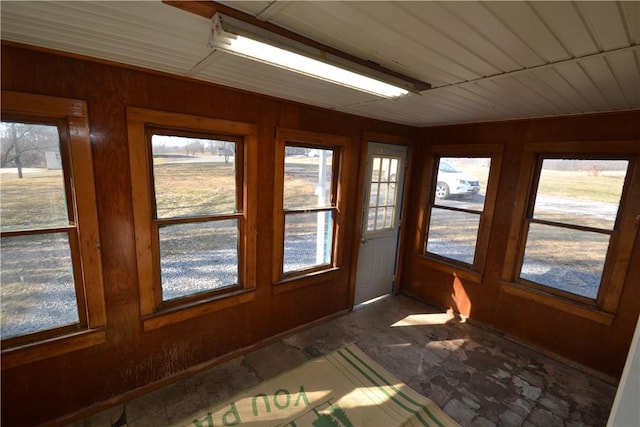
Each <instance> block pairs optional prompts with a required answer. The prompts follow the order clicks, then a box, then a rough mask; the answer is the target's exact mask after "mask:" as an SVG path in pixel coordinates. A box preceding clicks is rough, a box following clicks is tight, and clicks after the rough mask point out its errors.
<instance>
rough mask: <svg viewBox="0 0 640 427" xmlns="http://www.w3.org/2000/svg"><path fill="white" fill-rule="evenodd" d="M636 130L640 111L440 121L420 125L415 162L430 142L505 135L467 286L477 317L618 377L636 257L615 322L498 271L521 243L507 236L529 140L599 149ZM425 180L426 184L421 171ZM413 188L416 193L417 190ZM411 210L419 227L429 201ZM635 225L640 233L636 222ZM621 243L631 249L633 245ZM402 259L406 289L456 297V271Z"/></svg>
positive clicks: (634, 308)
mask: <svg viewBox="0 0 640 427" xmlns="http://www.w3.org/2000/svg"><path fill="white" fill-rule="evenodd" d="M638 133H640V111H632V112H621V113H615V114H614V113H612V114H601V115H588V116H577V117H560V118H548V119H540V120H522V121H513V122H501V123H484V124H470V125H460V126H443V127H434V128H425V129H422V130H421V134H420V144H421V145H422V146H421V147H420V150H418V154H417V156H418V158H417V159H416V161H417V162H422V163H424V162H425V161H426V157H425V154H424V152H425V151H426V150H427V149H428V147H429V146H430V145H432V144H462V143H474V144H482V143H490V142H501V143H503V144H504V147H505V149H504V153H503V162H502V168H501V175H500V184H499V188H498V192H497V197H496V206H495V211H494V218H493V225H492V231H491V235H490V238H489V244H488V250H487V259H486V264H485V268H486V270H485V274H484V276H483V278H482V282H481V284H480V286H473V287H469V288H468V289H467V288H466V287H465V289H466V290H467V295H468V297H469V302H470V304H471V318H472V320H474V321H477V322H480V323H483V324H486V325H489V326H491V327H495V328H496V329H498V330H500V331H504V332H505V333H507V334H509V335H512V336H514V337H516V338H519V339H521V340H523V341H526V342H529V343H531V344H533V345H536V346H539V347H540V348H543V349H546V350H549V351H551V352H554V353H556V354H559V355H561V356H563V357H567V358H569V359H571V360H573V361H575V362H577V363H579V364H582V365H585V366H588V367H590V368H593V369H596V370H598V371H600V372H603V373H605V374H606V375H610V376H612V377H615V376H618V375H619V374H620V372H621V370H622V366H623V364H624V357H625V351H626V347H628V343H629V342H630V339H631V336H632V334H633V331H632V327H631V326H629V325H633V324H634V321H635V319H637V315H638V312H639V311H640V307H639V306H640V303H638V300H640V289H638V288H637V287H636V286H634V285H633V283H634V282H632V281H631V278H633V277H636V276H637V275H638V274H639V273H638V270H640V266H639V265H638V263H637V262H634V260H633V258H632V260H631V262H630V263H629V265H630V268H629V270H628V273H627V277H626V279H625V280H624V288H623V290H622V297H621V298H620V304H619V306H618V309H617V312H616V313H615V315H614V316H612V317H610V318H609V319H608V320H607V322H608V323H610V325H607V324H602V323H598V322H594V321H593V320H590V319H589V318H588V317H587V318H585V317H583V316H581V315H580V316H576V314H578V313H577V312H576V311H575V310H573V311H572V310H569V311H568V312H567V311H566V308H564V307H562V306H560V305H558V306H555V307H553V306H548V305H546V304H541V303H540V301H537V300H536V299H535V298H531V295H532V293H531V292H529V291H527V295H526V296H527V297H526V298H523V296H524V295H523V294H512V293H510V292H505V289H504V288H503V285H502V283H501V276H502V275H503V269H504V268H506V267H505V265H508V264H509V260H510V259H513V258H514V256H515V255H516V252H515V251H517V247H516V246H517V245H514V242H511V243H510V242H509V229H510V227H519V225H518V224H517V223H516V222H517V221H520V218H521V216H522V215H521V213H519V212H521V210H522V209H524V206H521V203H520V202H519V201H518V195H519V194H521V193H520V192H521V191H526V190H525V189H524V188H525V187H526V188H528V181H529V179H530V175H528V174H527V173H526V171H522V176H521V170H522V169H527V168H528V165H529V163H530V161H529V162H528V161H527V160H526V159H527V154H526V151H525V144H529V145H530V146H533V147H541V148H544V147H547V148H551V147H553V146H554V145H555V144H556V141H564V142H568V141H573V142H572V143H571V144H569V146H572V147H573V149H575V150H577V151H583V150H585V148H586V147H587V146H588V147H593V150H596V151H607V149H620V147H621V145H620V144H621V143H618V142H616V141H621V140H624V141H629V140H637V136H638ZM627 144H628V142H627ZM628 154H631V153H628ZM422 173H424V172H422ZM417 175H420V174H417ZM422 180H423V181H422V182H423V185H424V182H425V181H424V176H422ZM632 181H633V182H634V183H635V185H634V190H633V194H629V200H634V201H636V200H639V199H640V196H638V194H639V193H638V191H640V190H639V189H638V187H640V185H638V179H637V177H635V178H633V179H632ZM416 191H420V190H419V189H418V190H416ZM414 194H417V193H416V192H415V191H414ZM635 206H636V205H635V202H633V203H630V204H629V205H628V208H629V209H630V213H628V215H629V214H633V213H634V212H635V210H637V209H638V208H636V207H635ZM412 210H413V212H412V219H411V224H410V226H411V227H413V228H416V227H418V225H417V223H416V218H417V216H420V215H423V214H424V213H422V214H421V212H422V211H423V210H424V208H422V207H421V206H415V205H413V207H412ZM636 214H637V213H636ZM628 215H627V218H628ZM634 215H635V214H634ZM635 230H636V231H635V232H636V233H637V232H638V228H637V227H636V228H635ZM635 239H636V240H635V241H636V243H635V244H634V246H633V251H634V255H630V254H627V256H632V257H637V256H638V255H637V253H638V247H637V241H638V239H637V236H636V237H635ZM414 246H415V243H414ZM412 249H415V247H412ZM624 250H625V251H627V252H628V251H629V250H631V249H630V248H627V249H624ZM405 266H406V270H405V273H407V274H406V275H405V278H404V280H405V283H406V284H407V287H406V290H407V292H409V293H412V294H414V295H417V296H419V297H420V298H421V299H424V300H427V301H430V302H432V303H435V304H437V305H440V306H442V307H447V308H448V307H450V304H453V303H454V302H455V303H456V304H459V302H456V301H452V299H455V298H452V297H451V295H453V294H454V292H453V291H454V285H453V278H452V277H453V273H450V274H448V275H447V274H446V273H444V275H443V272H442V271H440V270H439V269H436V268H433V266H429V265H425V263H424V260H423V259H421V257H416V256H413V257H411V256H407V257H406V259H405ZM556 301H560V302H561V301H562V300H556ZM574 307H577V306H575V305H574ZM576 310H577V308H576ZM629 319H632V320H629ZM558 325H561V327H558ZM613 349H615V351H614V350H613Z"/></svg>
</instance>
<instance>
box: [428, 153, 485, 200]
mask: <svg viewBox="0 0 640 427" xmlns="http://www.w3.org/2000/svg"><path fill="white" fill-rule="evenodd" d="M478 191H480V180H479V179H478V177H475V176H473V175H469V174H467V173H464V172H462V171H459V170H458V169H456V168H455V167H453V166H452V165H451V163H448V162H446V161H444V160H440V165H439V166H438V182H437V183H436V197H437V198H438V199H447V198H449V197H450V196H452V195H462V196H463V195H469V194H476V193H477V192H478Z"/></svg>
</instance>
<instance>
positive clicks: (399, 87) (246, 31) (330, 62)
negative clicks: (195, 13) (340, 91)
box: [209, 12, 410, 98]
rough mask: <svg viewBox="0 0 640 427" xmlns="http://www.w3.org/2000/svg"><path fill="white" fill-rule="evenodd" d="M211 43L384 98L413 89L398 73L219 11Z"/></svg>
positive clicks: (213, 18) (213, 19)
mask: <svg viewBox="0 0 640 427" xmlns="http://www.w3.org/2000/svg"><path fill="white" fill-rule="evenodd" d="M209 47H212V48H215V49H219V50H222V51H224V52H228V53H231V54H234V55H239V56H242V57H245V58H249V59H253V60H256V61H260V62H263V63H265V64H269V65H273V66H276V67H280V68H284V69H286V70H290V71H294V72H296V73H299V74H303V75H306V76H310V77H313V78H316V79H320V80H324V81H328V82H331V83H335V84H338V85H341V86H346V87H349V88H352V89H356V90H359V91H362V92H367V93H370V94H373V95H377V96H381V97H384V98H396V97H399V96H402V95H406V94H408V93H409V92H410V88H407V86H410V85H409V84H408V83H407V82H403V81H402V80H401V79H399V78H397V77H392V76H386V75H383V74H382V73H376V72H374V70H371V69H367V68H366V67H364V66H362V65H360V64H356V63H351V62H349V61H347V60H346V59H344V58H340V57H338V56H335V55H332V54H330V53H328V52H325V51H322V50H320V49H316V48H314V47H311V46H309V45H305V44H303V43H300V42H298V41H295V40H292V39H289V38H286V37H284V36H282V35H280V34H276V33H273V32H270V31H267V30H266V29H264V28H260V27H257V26H255V25H251V24H249V23H247V22H244V21H241V20H239V19H236V18H232V17H230V16H227V15H223V14H221V13H219V12H218V13H216V14H214V15H213V17H212V18H211V37H210V40H209Z"/></svg>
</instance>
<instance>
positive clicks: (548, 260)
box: [502, 141, 640, 324]
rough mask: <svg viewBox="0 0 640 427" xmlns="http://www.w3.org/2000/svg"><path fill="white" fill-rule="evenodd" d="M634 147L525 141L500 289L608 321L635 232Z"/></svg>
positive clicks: (634, 143)
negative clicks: (633, 195)
mask: <svg viewBox="0 0 640 427" xmlns="http://www.w3.org/2000/svg"><path fill="white" fill-rule="evenodd" d="M603 147H604V148H605V149H607V150H608V151H607V152H604V153H603V152H602V148H603ZM639 147H640V146H639V145H638V143H637V141H628V142H627V141H609V142H607V141H601V142H598V143H597V144H591V143H586V142H559V143H550V142H549V143H547V142H544V143H543V142H540V143H529V144H525V146H524V157H523V162H522V173H521V176H520V180H519V184H518V191H517V196H516V200H515V203H514V213H513V215H514V216H513V221H512V224H511V230H510V235H509V240H508V244H507V248H506V253H505V261H504V265H503V272H502V277H503V284H502V289H503V291H505V292H507V293H510V294H512V295H516V296H519V297H522V298H527V299H532V300H534V301H537V302H539V303H541V304H545V305H548V306H551V307H554V308H556V309H559V310H563V311H566V312H569V313H571V314H574V315H577V316H581V317H585V318H588V319H591V320H594V321H596V322H600V323H603V324H611V322H612V321H613V317H614V314H615V312H616V310H617V307H618V304H619V302H620V297H621V295H622V289H623V284H624V281H625V277H626V274H627V269H628V266H629V260H630V257H631V253H632V251H633V245H634V239H635V235H636V227H637V225H636V218H635V214H636V212H637V211H638V209H640V200H636V199H637V198H633V197H630V194H632V193H634V192H636V191H638V189H637V188H634V187H635V186H636V185H637V183H635V182H634V180H633V179H632V177H633V176H635V175H636V174H637V171H636V168H637V164H638V148H639Z"/></svg>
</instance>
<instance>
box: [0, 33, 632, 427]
mask: <svg viewBox="0 0 640 427" xmlns="http://www.w3.org/2000/svg"><path fill="white" fill-rule="evenodd" d="M1 60H2V70H1V71H2V88H3V89H5V90H12V91H18V92H27V93H34V94H42V95H50V96H57V97H65V98H74V99H80V100H85V101H86V102H87V105H88V110H89V122H90V127H91V144H92V149H93V159H94V160H93V161H94V164H93V165H92V166H93V168H94V173H95V181H96V193H97V205H98V206H97V207H98V218H99V224H100V234H101V239H102V241H101V247H102V262H103V275H104V286H105V301H106V310H107V330H106V332H107V340H106V342H105V343H104V344H101V345H98V346H94V347H91V348H88V349H85V350H78V351H75V352H72V353H68V354H64V355H61V356H58V357H55V358H51V359H46V360H41V361H38V362H34V363H31V364H27V365H23V366H19V367H16V368H13V369H7V370H4V371H2V424H3V425H6V426H18V425H19V426H29V425H36V424H40V423H43V422H45V421H48V420H53V419H56V418H59V417H62V416H64V415H66V414H69V413H72V412H74V411H78V410H80V409H82V408H85V407H88V406H90V405H93V404H96V403H99V402H102V401H105V400H109V399H117V396H119V395H121V394H123V393H126V392H129V391H131V390H135V389H136V388H139V387H143V386H146V385H148V384H151V383H153V382H156V381H159V380H162V379H163V378H166V377H168V376H171V375H175V374H179V373H180V372H183V371H185V370H187V369H189V368H193V367H194V366H197V365H198V364H202V363H205V362H207V361H209V360H211V359H215V358H217V357H220V356H223V355H225V354H228V353H230V352H233V351H235V350H238V349H241V348H243V347H246V346H249V345H252V344H255V343H259V342H260V341H262V340H265V339H267V338H269V337H271V336H274V335H276V334H279V333H282V332H285V331H287V330H290V329H292V328H295V327H298V326H301V325H304V324H306V323H309V322H312V321H314V320H317V319H321V318H323V317H327V316H330V315H332V314H335V313H340V312H342V311H344V310H347V309H348V308H349V295H350V293H349V292H350V289H349V286H350V277H351V276H352V274H353V272H352V271H351V270H352V269H353V268H355V266H356V265H357V262H356V260H355V259H351V257H352V254H353V253H354V250H355V248H354V245H357V244H358V241H359V236H358V235H357V234H358V233H357V231H356V230H355V228H356V227H355V224H357V218H359V208H360V201H359V200H357V198H356V197H355V195H356V194H357V193H358V188H357V183H358V177H359V173H360V171H359V168H360V164H359V162H360V158H361V156H360V154H361V152H362V150H363V149H364V148H366V147H363V145H362V142H361V138H362V135H363V133H365V132H368V133H372V134H387V135H396V136H398V137H403V138H409V139H410V140H414V141H419V144H417V146H416V150H414V152H415V156H416V157H415V158H414V159H413V164H414V168H413V171H414V174H413V177H412V179H411V180H410V182H409V183H408V185H410V186H411V187H410V190H411V191H410V194H418V192H417V189H416V188H415V185H417V184H416V183H418V182H421V181H422V179H421V173H422V171H423V168H422V167H421V165H422V164H423V161H424V159H425V156H426V153H425V152H423V151H421V150H420V146H423V145H425V144H432V143H433V144H444V143H458V144H460V143H503V144H504V145H505V151H504V159H503V170H502V173H501V182H500V188H499V192H498V201H497V204H496V217H495V218H494V224H495V226H494V230H492V233H491V236H492V237H491V240H490V244H489V254H488V259H487V266H488V267H487V271H486V272H485V275H484V279H483V281H482V283H481V284H468V286H467V285H465V289H466V291H467V294H468V297H467V298H468V300H469V302H470V303H471V313H469V314H470V315H471V317H472V318H477V319H478V321H480V322H484V323H487V324H489V325H492V326H495V327H496V328H499V329H501V330H504V331H505V332H507V333H509V334H512V335H514V336H517V337H520V338H522V339H525V340H528V341H530V342H532V343H534V344H536V345H540V346H542V347H545V348H547V349H550V350H551V351H555V352H557V353H559V354H561V355H564V356H566V357H570V358H573V359H574V360H577V361H579V362H580V363H584V364H586V365H588V366H591V367H593V368H595V369H598V370H600V371H603V372H605V373H608V374H611V375H619V373H620V372H621V371H622V366H623V364H624V358H625V356H626V350H627V348H628V345H629V343H630V340H631V335H632V333H633V330H632V329H633V326H634V325H635V318H634V316H637V313H638V312H639V311H640V288H639V287H638V283H640V253H639V252H640V251H638V250H636V251H635V253H634V254H633V259H632V265H633V267H632V271H630V274H629V276H628V278H627V281H626V284H627V285H626V287H625V290H624V294H623V302H622V303H621V309H620V313H619V315H618V316H617V317H616V319H615V320H614V324H613V325H612V326H611V327H604V326H602V325H594V324H591V323H589V322H587V321H585V320H580V319H575V318H573V317H570V316H567V315H563V314H562V313H556V312H553V310H550V309H545V308H542V307H539V306H537V305H536V304H535V303H533V302H530V301H523V300H514V299H513V298H512V297H508V296H504V295H501V294H500V293H499V292H498V290H497V289H498V288H497V286H498V284H497V282H498V280H499V275H500V271H501V265H500V257H501V256H502V254H503V253H504V250H505V245H506V236H507V234H508V224H509V221H510V215H511V205H510V203H511V202H510V200H511V199H512V196H513V193H514V192H515V191H516V182H517V178H518V173H519V171H518V161H519V158H520V154H521V150H522V144H523V143H524V142H527V141H530V140H557V139H562V140H580V139H594V138H595V139H603V140H604V139H608V138H612V139H629V138H639V137H640V135H638V126H637V124H636V123H638V122H640V117H639V115H638V113H637V112H636V113H621V114H613V115H601V116H597V118H593V117H590V118H580V117H576V118H564V119H549V120H537V121H518V122H506V123H500V124H482V125H467V126H451V127H440V128H427V129H422V130H420V129H416V128H412V127H408V126H401V125H395V124H391V123H385V122H382V121H376V120H370V119H365V118H359V117H355V116H350V115H345V114H340V113H336V112H332V111H328V110H323V109H319V108H313V107H308V106H304V105H301V104H296V103H291V102H286V101H280V100H276V99H273V98H269V97H265V96H259V95H254V94H250V93H246V92H242V91H237V90H232V89H228V88H224V87H219V86H215V85H209V84H204V83H198V82H194V81H189V80H187V79H181V78H176V77H170V76H166V75H161V74H157V73H148V72H144V71H142V70H133V69H129V68H121V67H117V66H114V65H109V64H104V63H98V62H92V61H86V60H82V59H79V58H71V57H67V56H61V55H57V54H54V53H51V52H42V51H38V50H31V49H28V48H25V47H20V46H15V45H8V44H7V45H3V47H2V58H1ZM129 106H134V107H141V108H150V109H156V110H163V111H171V112H178V113H184V114H193V115H200V116H209V117H214V118H218V119H226V120H235V121H242V122H248V123H253V124H255V125H257V126H258V132H259V134H258V140H259V148H258V152H259V159H260V160H259V162H258V168H257V174H258V181H259V182H261V183H267V184H265V185H264V186H263V187H261V188H260V190H259V192H258V207H259V208H258V210H259V215H258V224H257V229H258V239H257V251H258V253H257V272H256V273H257V288H256V299H255V301H253V302H250V303H246V304H243V305H242V306H240V307H231V308H228V309H225V310H223V311H219V312H216V313H212V314H209V315H205V316H202V317H198V318H194V319H190V320H187V321H184V322H181V323H179V324H175V325H169V326H165V327H163V328H159V329H156V330H153V331H149V332H144V331H143V327H142V321H141V318H140V304H139V300H138V284H137V277H138V275H137V271H136V258H135V255H136V251H135V236H134V230H133V211H132V201H131V179H130V170H129V153H128V142H127V123H126V108H127V107H129ZM277 127H286V128H293V129H301V130H305V131H313V132H321V133H332V134H337V135H343V136H347V137H349V138H351V140H352V143H353V146H352V147H351V148H352V150H353V151H352V155H351V156H350V158H351V159H353V161H352V162H351V163H352V164H350V165H347V167H346V168H345V171H346V173H347V174H348V176H347V181H348V183H349V188H350V191H352V192H353V194H354V197H352V198H350V200H349V202H348V204H347V206H346V211H345V212H344V214H345V215H347V217H348V218H350V219H349V221H348V224H350V225H353V226H348V227H347V230H346V236H345V242H347V243H346V245H347V247H346V248H343V254H344V256H345V258H346V259H345V267H346V268H345V269H344V270H343V272H342V274H341V276H340V277H339V279H338V280H333V281H330V282H323V283H317V284H313V285H310V286H305V287H303V288H299V289H295V290H293V291H291V292H282V293H273V292H272V286H271V278H272V276H273V274H272V271H271V269H272V262H271V260H272V251H273V226H272V224H273V217H272V215H273V208H274V206H273V203H274V202H273V193H272V186H270V185H269V184H268V183H272V182H273V181H274V165H273V161H272V159H274V154H275V133H276V128H277ZM416 199H417V198H416V197H413V196H411V195H410V196H409V200H408V201H407V204H406V206H407V209H408V211H407V214H408V215H407V217H408V227H406V228H405V233H407V234H410V233H412V227H415V217H416V216H417V213H418V210H419V209H420V207H419V206H418V204H417V200H416ZM406 237H407V238H406V239H405V241H406V242H411V237H410V236H408V235H407V236H406ZM638 247H640V244H636V248H638ZM406 249H407V248H405V250H404V251H403V253H405V254H406V256H405V258H404V264H403V268H402V271H403V277H401V278H400V283H401V285H402V290H403V291H406V292H408V293H411V294H413V295H416V296H418V297H420V298H423V299H425V300H428V301H431V302H434V303H436V304H438V305H441V306H445V307H450V306H451V305H452V301H451V292H452V289H451V277H448V276H447V275H446V274H444V273H441V272H437V271H432V270H429V269H428V268H425V266H423V265H421V263H420V260H419V258H417V257H416V256H414V254H412V253H411V251H410V250H406ZM355 252H357V250H355ZM557 325H563V326H565V327H562V328H560V327H557Z"/></svg>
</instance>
